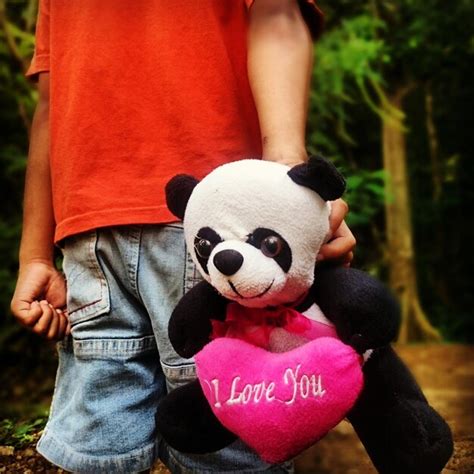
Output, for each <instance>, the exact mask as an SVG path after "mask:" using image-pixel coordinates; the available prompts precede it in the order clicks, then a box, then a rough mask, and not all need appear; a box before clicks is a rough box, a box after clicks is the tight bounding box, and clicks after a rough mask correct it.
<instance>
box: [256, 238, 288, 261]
mask: <svg viewBox="0 0 474 474" xmlns="http://www.w3.org/2000/svg"><path fill="white" fill-rule="evenodd" d="M260 250H261V251H262V253H263V255H265V256H266V257H270V258H273V257H276V256H277V255H278V254H279V253H280V252H281V251H282V250H283V242H282V240H281V239H280V237H277V236H276V235H269V236H268V237H265V238H264V239H263V240H262V243H261V244H260Z"/></svg>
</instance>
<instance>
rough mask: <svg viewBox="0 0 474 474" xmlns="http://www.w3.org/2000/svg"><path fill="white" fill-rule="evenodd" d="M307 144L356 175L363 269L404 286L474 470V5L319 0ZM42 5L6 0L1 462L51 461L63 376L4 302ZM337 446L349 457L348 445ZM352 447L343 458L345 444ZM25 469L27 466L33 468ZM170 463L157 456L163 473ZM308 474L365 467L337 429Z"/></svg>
mask: <svg viewBox="0 0 474 474" xmlns="http://www.w3.org/2000/svg"><path fill="white" fill-rule="evenodd" d="M319 5H320V6H321V8H322V9H323V10H324V11H325V14H326V31H325V33H324V35H323V36H322V38H321V40H320V41H319V42H318V44H317V45H316V47H315V66H314V78H313V86H312V90H311V100H310V105H309V121H308V136H307V144H308V149H309V150H310V151H313V152H314V151H318V152H322V153H323V154H325V155H326V156H328V157H330V158H331V159H333V160H334V162H335V163H336V164H337V166H338V167H340V168H341V169H342V170H343V172H344V173H345V175H346V176H347V181H348V191H347V194H346V199H347V201H348V202H349V204H350V208H351V212H350V215H349V217H348V223H349V225H350V226H351V228H352V230H353V232H354V233H355V235H356V237H357V240H358V245H357V249H356V258H355V261H354V265H355V266H357V267H359V268H362V269H365V270H366V271H368V272H370V273H371V274H373V275H374V276H376V277H378V278H380V279H382V280H383V281H385V282H386V283H387V284H388V285H389V286H390V287H391V288H392V290H393V291H394V292H395V293H396V294H397V296H398V298H399V300H400V303H401V308H402V314H403V323H402V328H401V331H400V336H399V341H398V344H397V347H398V351H399V353H400V354H401V356H402V357H403V358H404V359H405V360H406V361H407V363H408V364H409V365H410V367H411V368H412V370H413V371H414V372H415V374H416V376H417V378H418V379H419V381H420V383H421V384H422V386H423V388H424V390H425V392H426V393H427V396H428V398H429V400H430V402H431V403H432V404H433V405H434V406H435V407H436V408H437V409H438V410H439V411H440V412H441V413H442V414H443V415H444V416H445V417H446V418H447V419H448V421H449V423H450V425H451V427H452V429H453V432H454V434H455V439H456V452H455V456H454V457H453V459H452V460H451V461H450V464H449V465H448V468H447V470H446V472H451V471H456V472H469V471H471V472H472V470H473V469H474V461H473V459H474V447H473V446H474V428H472V427H473V426H474V416H473V414H472V412H473V411H474V409H473V408H474V403H473V402H474V368H473V366H472V362H471V361H472V360H473V356H474V352H473V346H471V344H472V343H473V342H474V317H473V313H474V311H473V306H474V292H473V281H474V279H473V276H472V273H473V272H472V264H473V258H472V255H473V250H472V248H471V246H472V245H473V242H474V226H473V224H472V210H473V207H474V186H473V183H472V179H473V178H474V173H473V170H474V160H473V157H474V155H473V151H474V150H473V148H474V147H473V145H474V114H473V111H474V26H473V25H474V1H473V0H453V1H451V2H446V1H443V0H359V1H357V2H355V1H353V0H332V1H329V0H321V1H320V2H319ZM36 13H37V1H36V0H30V1H26V0H25V1H6V0H0V130H1V134H0V136H1V144H0V166H1V171H2V172H1V176H0V200H1V206H0V208H1V220H0V251H1V255H2V263H1V265H0V360H1V362H0V364H1V365H0V369H1V370H0V466H2V465H4V466H8V470H7V471H6V472H24V471H25V466H27V468H28V469H32V472H40V471H41V472H47V471H49V470H50V471H51V472H57V471H56V470H55V469H54V468H52V467H51V466H49V465H48V464H47V463H43V462H42V461H41V460H39V459H37V458H36V456H34V453H33V450H32V446H33V444H34V441H35V439H36V438H37V433H38V431H39V430H41V429H42V427H43V425H44V422H45V419H46V416H47V410H48V406H49V401H50V397H51V393H52V388H53V385H54V371H55V363H56V362H55V351H54V346H52V345H50V344H48V343H46V342H44V341H42V340H41V339H39V338H37V337H35V336H33V335H31V334H29V333H28V332H26V331H25V330H24V329H22V328H20V327H19V326H18V325H17V324H16V323H15V322H14V320H13V318H12V317H11V314H10V310H9V304H10V299H11V295H12V293H13V289H14V285H15V280H16V273H17V270H18V267H17V254H18V244H19V237H20V233H21V202H22V193H23V181H24V171H25V166H26V156H27V149H28V133H29V129H30V126H31V119H32V114H33V111H34V107H35V102H36V100H37V91H36V89H35V85H34V84H33V83H31V82H28V81H27V80H26V79H25V77H24V71H25V69H26V68H27V66H28V64H29V60H30V58H31V55H32V53H33V48H34V29H35V21H36ZM341 453H343V454H341ZM344 453H345V454H344ZM28 466H29V467H28ZM161 469H162V468H161V467H159V466H157V467H156V470H157V472H158V471H160V470H161ZM298 470H299V472H308V473H309V472H328V473H329V472H331V473H333V472H349V470H350V472H368V471H369V470H370V462H369V461H368V460H367V458H366V455H365V454H364V452H363V449H362V448H361V446H360V445H359V444H358V442H357V440H356V438H355V436H354V435H353V433H352V431H351V428H350V426H349V425H346V424H344V423H343V424H341V425H340V426H339V427H338V428H337V429H336V430H334V431H333V432H332V433H331V434H330V435H329V436H328V437H327V438H326V439H325V440H323V441H322V442H321V443H319V445H318V446H317V447H316V448H315V449H312V450H310V451H308V452H307V453H305V454H304V455H303V456H301V457H300V459H299V461H298Z"/></svg>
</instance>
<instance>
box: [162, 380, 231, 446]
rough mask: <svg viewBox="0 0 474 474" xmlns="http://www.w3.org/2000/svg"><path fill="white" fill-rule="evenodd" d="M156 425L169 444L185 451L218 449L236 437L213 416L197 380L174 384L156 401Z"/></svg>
mask: <svg viewBox="0 0 474 474" xmlns="http://www.w3.org/2000/svg"><path fill="white" fill-rule="evenodd" d="M156 425H157V428H158V431H159V432H160V433H161V434H162V436H163V438H164V439H165V441H166V442H167V443H168V444H169V445H170V446H171V447H172V448H174V449H176V450H178V451H181V452H185V453H194V454H204V453H210V452H214V451H218V450H219V449H222V448H225V447H226V446H228V445H229V444H230V443H232V442H233V441H235V440H236V439H237V437H236V436H235V435H234V434H233V433H231V432H230V431H229V430H227V429H226V428H224V426H222V424H221V423H220V422H219V420H218V419H217V418H216V417H215V415H214V413H213V412H212V410H211V407H210V406H209V403H208V402H207V399H206V397H205V396H204V393H203V392H202V389H201V386H200V385H199V381H198V380H195V381H193V382H190V383H188V384H186V385H183V386H182V387H178V388H177V389H175V390H173V391H171V392H170V393H169V394H168V395H166V397H164V398H163V399H162V400H161V401H160V402H159V404H158V409H157V414H156Z"/></svg>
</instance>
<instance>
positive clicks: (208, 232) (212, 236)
mask: <svg viewBox="0 0 474 474" xmlns="http://www.w3.org/2000/svg"><path fill="white" fill-rule="evenodd" d="M201 239H204V240H208V241H209V242H210V243H211V247H212V248H213V247H215V246H216V245H217V244H219V243H220V242H222V239H221V236H220V235H219V234H218V233H217V232H216V231H215V230H214V229H211V228H210V227H202V228H201V229H199V231H198V233H197V235H196V237H195V238H194V249H193V251H194V254H195V255H196V258H197V260H198V262H199V264H200V265H201V267H202V269H203V270H204V272H205V273H207V274H208V275H209V270H208V269H207V262H208V261H209V256H207V257H205V256H202V255H199V253H198V251H197V247H198V245H199V242H200V240H201ZM209 255H210V253H209Z"/></svg>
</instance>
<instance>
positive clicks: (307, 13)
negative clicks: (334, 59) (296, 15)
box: [245, 0, 324, 40]
mask: <svg viewBox="0 0 474 474" xmlns="http://www.w3.org/2000/svg"><path fill="white" fill-rule="evenodd" d="M254 1H255V0H245V4H246V6H247V8H250V7H251V6H252V5H253V3H254ZM257 1H258V0H257ZM298 4H299V6H300V9H301V13H302V14H303V18H304V19H305V21H306V24H307V25H308V28H309V30H310V32H311V36H312V37H313V39H314V40H317V39H318V38H319V37H320V36H321V33H322V31H323V28H324V14H323V12H322V11H321V10H320V9H319V7H318V6H317V5H316V2H315V1H314V0H298Z"/></svg>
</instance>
